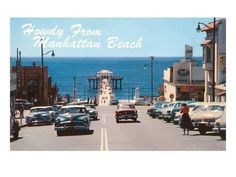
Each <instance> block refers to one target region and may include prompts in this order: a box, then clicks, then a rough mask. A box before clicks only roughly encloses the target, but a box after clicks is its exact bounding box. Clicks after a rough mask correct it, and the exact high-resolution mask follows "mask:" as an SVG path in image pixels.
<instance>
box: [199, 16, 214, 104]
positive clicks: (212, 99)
mask: <svg viewBox="0 0 236 177" xmlns="http://www.w3.org/2000/svg"><path fill="white" fill-rule="evenodd" d="M215 23H216V18H214V19H213V28H212V27H210V26H208V25H207V24H205V23H201V22H198V25H197V28H196V31H197V32H200V31H201V26H200V25H204V26H206V27H207V28H209V29H211V30H213V38H212V43H213V46H212V51H213V55H212V84H211V85H212V88H211V89H212V92H211V96H212V98H211V101H212V102H215V33H216V26H215Z"/></svg>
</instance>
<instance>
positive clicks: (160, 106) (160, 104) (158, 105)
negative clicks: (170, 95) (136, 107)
mask: <svg viewBox="0 0 236 177" xmlns="http://www.w3.org/2000/svg"><path fill="white" fill-rule="evenodd" d="M162 106H163V103H157V104H156V105H155V107H156V108H162Z"/></svg>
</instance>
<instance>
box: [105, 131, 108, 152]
mask: <svg viewBox="0 0 236 177" xmlns="http://www.w3.org/2000/svg"><path fill="white" fill-rule="evenodd" d="M104 130H105V131H104V136H105V138H104V140H105V151H108V139H107V129H106V128H104Z"/></svg>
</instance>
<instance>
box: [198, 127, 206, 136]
mask: <svg viewBox="0 0 236 177" xmlns="http://www.w3.org/2000/svg"><path fill="white" fill-rule="evenodd" d="M198 131H199V133H200V134H201V135H205V134H206V132H207V128H206V127H198Z"/></svg>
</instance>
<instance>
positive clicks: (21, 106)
mask: <svg viewBox="0 0 236 177" xmlns="http://www.w3.org/2000/svg"><path fill="white" fill-rule="evenodd" d="M19 109H20V110H19V111H20V123H21V125H22V119H23V118H24V105H23V104H22V103H21V105H20V108H19Z"/></svg>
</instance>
